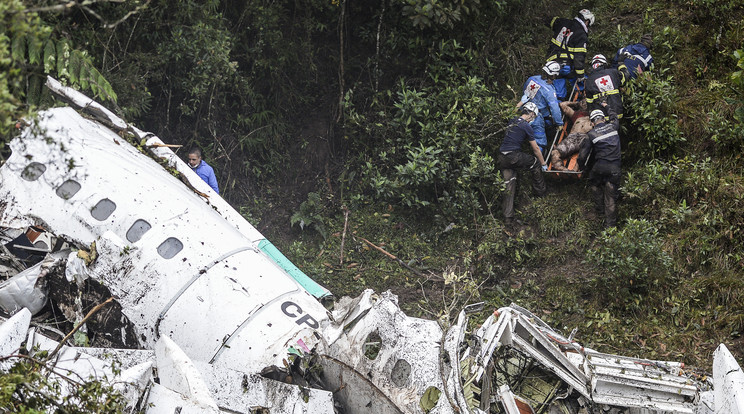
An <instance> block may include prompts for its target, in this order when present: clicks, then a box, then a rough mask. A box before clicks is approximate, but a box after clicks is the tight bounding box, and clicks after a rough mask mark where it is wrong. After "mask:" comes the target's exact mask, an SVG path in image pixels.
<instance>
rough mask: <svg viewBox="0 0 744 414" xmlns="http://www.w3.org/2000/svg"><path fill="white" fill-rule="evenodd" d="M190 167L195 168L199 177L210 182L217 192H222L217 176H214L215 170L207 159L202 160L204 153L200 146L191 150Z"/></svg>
mask: <svg viewBox="0 0 744 414" xmlns="http://www.w3.org/2000/svg"><path fill="white" fill-rule="evenodd" d="M189 167H191V169H192V170H194V172H195V173H196V175H198V176H199V178H201V179H202V180H204V182H205V183H207V184H209V186H210V187H212V190H214V192H215V193H217V194H219V193H220V189H219V187H218V186H217V177H215V176H214V170H213V169H212V167H210V166H209V164H207V163H206V161H204V160H202V153H201V150H200V149H199V148H192V149H191V151H189Z"/></svg>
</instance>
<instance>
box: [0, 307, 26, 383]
mask: <svg viewBox="0 0 744 414" xmlns="http://www.w3.org/2000/svg"><path fill="white" fill-rule="evenodd" d="M30 323H31V312H29V310H28V309H25V308H24V309H21V310H20V311H19V312H17V313H16V314H15V315H13V316H11V317H10V318H9V319H8V320H5V321H3V320H2V319H1V318H0V357H4V356H8V355H12V354H15V353H16V352H18V350H19V349H21V346H22V345H23V342H24V341H25V340H26V336H27V335H28V326H29V324H30ZM13 362H14V361H13V360H12V359H10V360H7V361H0V372H2V371H5V370H7V369H9V368H10V367H11V366H12V364H13Z"/></svg>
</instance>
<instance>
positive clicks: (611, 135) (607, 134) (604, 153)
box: [579, 102, 622, 228]
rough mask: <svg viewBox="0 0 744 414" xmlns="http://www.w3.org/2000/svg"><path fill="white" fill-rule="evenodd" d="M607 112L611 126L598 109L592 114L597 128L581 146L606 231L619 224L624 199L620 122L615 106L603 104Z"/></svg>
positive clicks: (595, 209)
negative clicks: (619, 202) (620, 198)
mask: <svg viewBox="0 0 744 414" xmlns="http://www.w3.org/2000/svg"><path fill="white" fill-rule="evenodd" d="M602 107H604V108H606V109H607V113H608V114H609V117H610V122H609V123H608V122H605V114H604V112H602V110H601V109H595V110H593V111H592V112H591V113H590V114H589V118H590V119H591V121H592V124H593V125H594V127H593V128H592V130H591V131H589V134H588V137H587V138H586V139H585V140H584V142H583V143H582V144H581V150H580V151H579V166H582V167H584V168H583V171H585V172H586V171H588V172H589V177H588V178H589V184H590V187H591V190H592V197H593V198H594V211H595V212H596V213H597V215H602V214H604V220H605V228H609V227H615V225H616V224H617V199H618V196H619V195H620V192H619V190H618V188H619V187H620V178H621V174H622V172H621V170H620V166H621V163H620V135H619V133H618V130H619V128H620V120H619V119H618V118H617V114H615V111H614V110H613V109H612V106H609V105H607V103H606V102H603V103H602Z"/></svg>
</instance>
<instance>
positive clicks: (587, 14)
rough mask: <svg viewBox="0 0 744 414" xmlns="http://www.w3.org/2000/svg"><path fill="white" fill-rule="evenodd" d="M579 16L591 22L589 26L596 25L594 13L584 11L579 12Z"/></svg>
mask: <svg viewBox="0 0 744 414" xmlns="http://www.w3.org/2000/svg"><path fill="white" fill-rule="evenodd" d="M579 16H581V18H582V19H584V20H587V21H589V26H591V25H593V24H594V13H592V12H590V11H589V10H588V9H582V10H581V11H580V12H579Z"/></svg>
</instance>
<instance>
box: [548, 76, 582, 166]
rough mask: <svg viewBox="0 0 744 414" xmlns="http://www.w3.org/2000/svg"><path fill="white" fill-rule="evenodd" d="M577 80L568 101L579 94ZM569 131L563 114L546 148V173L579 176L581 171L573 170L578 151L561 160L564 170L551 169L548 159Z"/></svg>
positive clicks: (575, 99)
mask: <svg viewBox="0 0 744 414" xmlns="http://www.w3.org/2000/svg"><path fill="white" fill-rule="evenodd" d="M577 83H578V82H574V85H573V88H572V89H571V94H570V96H569V101H570V102H576V101H577V100H578V99H579V97H580V96H581V91H580V90H579V89H578V88H577V87H576V84H577ZM568 133H569V122H568V120H567V119H566V116H565V115H563V126H562V127H561V128H559V129H558V130H557V131H555V136H554V137H553V142H552V143H551V144H550V148H549V149H548V153H547V155H546V156H545V157H546V162H547V164H548V173H549V174H550V175H553V176H554V177H560V178H565V177H571V178H581V171H574V169H575V168H576V164H577V163H578V162H579V161H578V159H579V153H578V152H577V153H575V154H573V155H571V157H570V158H569V159H568V160H564V161H563V166H564V167H566V168H567V170H565V171H558V170H555V169H553V163H552V160H551V159H550V157H551V154H552V153H553V148H555V146H556V145H558V144H560V143H561V141H563V139H564V138H566V137H567V136H568Z"/></svg>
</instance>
